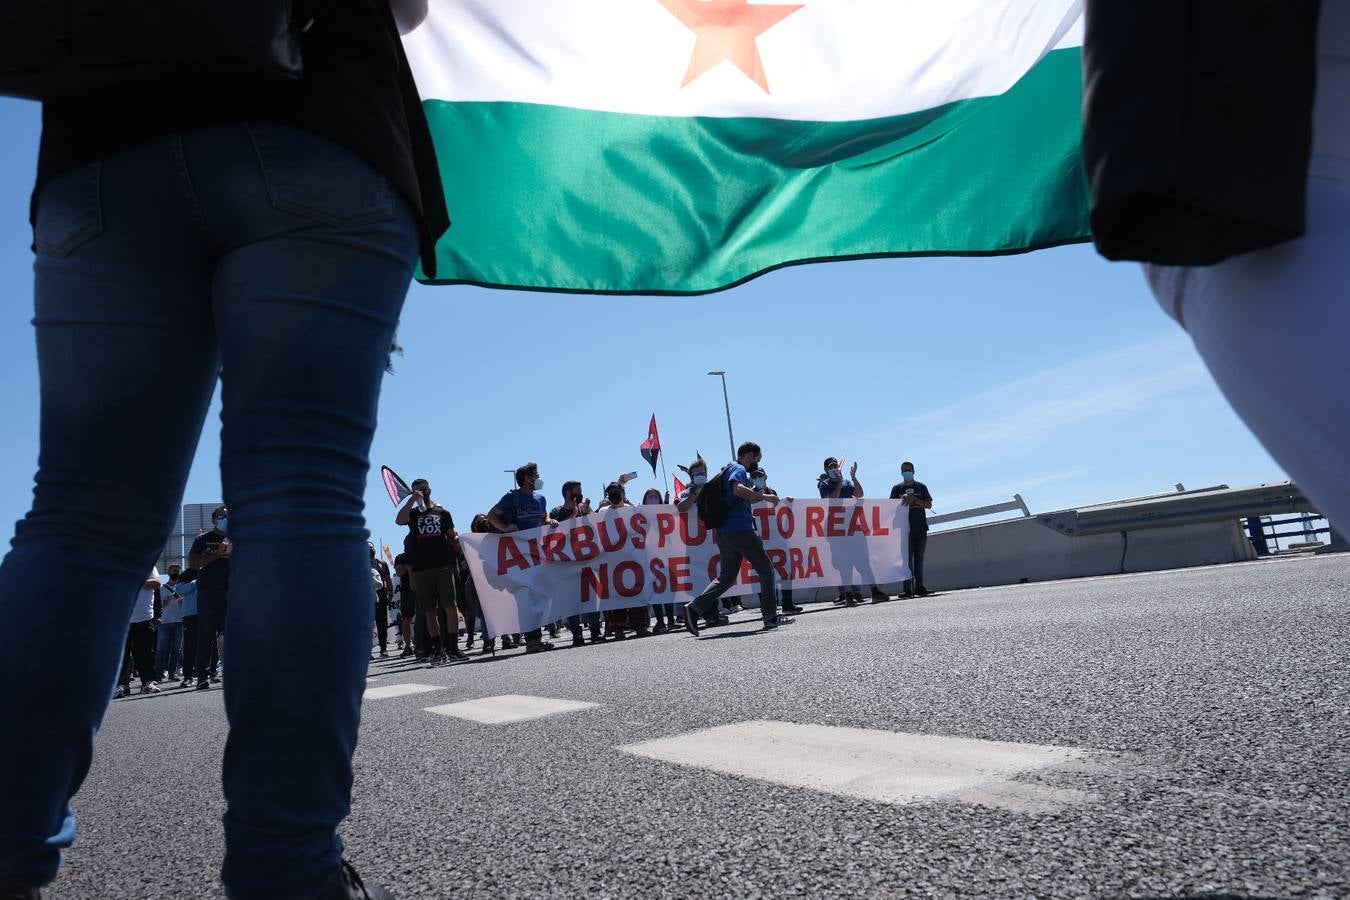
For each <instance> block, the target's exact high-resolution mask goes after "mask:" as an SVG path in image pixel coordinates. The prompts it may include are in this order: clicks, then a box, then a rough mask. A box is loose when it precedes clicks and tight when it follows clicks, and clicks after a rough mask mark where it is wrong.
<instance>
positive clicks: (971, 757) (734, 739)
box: [620, 721, 1091, 812]
mask: <svg viewBox="0 0 1350 900" xmlns="http://www.w3.org/2000/svg"><path fill="white" fill-rule="evenodd" d="M620 749H621V750H622V751H624V752H625V753H631V754H633V755H635V756H643V757H646V758H648V759H655V760H661V761H664V762H670V763H676V764H677V765H683V766H693V767H697V768H701V769H711V770H713V771H715V772H722V773H725V774H728V775H740V776H744V777H747V778H756V779H759V780H761V781H768V782H772V783H774V784H781V785H786V786H789V787H798V788H808V789H810V790H815V791H823V792H826V793H830V794H839V795H841V796H845V797H855V798H858V799H861V800H871V801H875V802H879V803H895V804H904V803H915V802H921V801H925V800H938V799H947V800H958V801H962V802H967V803H977V804H980V805H983V806H997V807H1001V808H1004V809H1011V810H1014V811H1016V812H1053V811H1057V810H1059V809H1062V808H1063V807H1064V806H1066V805H1069V804H1072V803H1080V802H1083V801H1085V800H1088V799H1091V798H1090V797H1089V796H1088V795H1086V794H1083V793H1082V792H1080V791H1073V790H1064V789H1058V788H1049V787H1045V786H1042V785H1036V784H1030V783H1024V782H1015V781H1012V780H1010V779H1011V777H1012V776H1013V775H1017V774H1019V773H1026V772H1033V771H1036V770H1040V769H1048V768H1053V767H1056V766H1062V765H1065V764H1068V763H1071V762H1073V761H1074V760H1077V759H1081V758H1083V757H1085V756H1087V755H1088V752H1087V751H1083V750H1076V749H1072V748H1068V747H1049V746H1043V745H1040V744H1013V743H1005V742H1002V741H981V740H975V739H972V738H955V737H942V736H938V735H927V734H902V733H897V732H891V731H875V730H871V729H866V728H840V727H835V726H829V725H798V724H794V723H792V722H765V721H753V722H739V723H737V724H735V725H724V726H722V727H719V728H709V729H706V730H703V731H695V732H691V733H689V734H682V735H677V736H675V737H671V738H662V739H659V740H654V741H645V742H643V743H640V744H630V745H628V746H626V747H621V748H620Z"/></svg>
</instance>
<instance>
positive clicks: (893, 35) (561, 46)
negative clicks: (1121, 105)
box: [404, 0, 1089, 293]
mask: <svg viewBox="0 0 1350 900" xmlns="http://www.w3.org/2000/svg"><path fill="white" fill-rule="evenodd" d="M404 42H405V47H406V48H407V51H408V58H409V61H410V64H411V65H412V68H413V71H414V74H415V76H416V79H417V82H418V86H419V89H420V90H421V93H422V96H423V98H424V108H425V111H426V114H427V119H428V122H429V124H430V126H431V129H432V135H433V139H434V140H435V142H436V149H437V156H438V159H439V161H440V164H441V169H442V172H443V173H444V179H445V193H446V199H447V201H448V204H449V208H450V211H451V215H452V218H453V220H454V225H453V226H452V227H451V229H450V230H449V231H448V232H447V233H446V235H445V236H444V237H443V238H442V239H441V241H440V243H439V244H438V247H437V257H436V258H437V267H438V279H439V280H438V281H437V282H433V283H475V284H484V285H494V286H508V287H520V288H537V289H548V290H574V291H596V292H645V293H700V292H707V291H713V290H719V289H721V288H725V287H728V286H731V285H734V284H736V283H739V282H741V281H744V280H745V279H748V278H752V277H754V276H755V275H757V274H760V273H763V272H765V271H768V270H770V269H773V268H776V267H779V266H783V265H788V264H792V263H800V262H809V261H815V260H825V259H840V258H856V257H869V256H895V255H932V254H962V255H966V254H993V253H1012V252H1019V251H1025V250H1030V249H1035V248H1038V247H1045V246H1052V245H1056V244H1062V243H1069V242H1075V241H1082V240H1085V239H1086V238H1087V237H1088V234H1089V230H1088V210H1089V197H1088V191H1087V185H1086V180H1085V178H1084V175H1083V171H1082V165H1081V149H1080V145H1081V134H1082V125H1081V106H1082V87H1081V79H1082V75H1081V45H1082V21H1081V0H981V2H980V3H958V4H954V3H950V2H948V0H913V2H907V3H897V2H895V0H850V2H847V3H845V2H840V0H802V2H799V3H774V2H756V3H750V2H747V0H550V2H549V3H525V2H516V3H501V2H495V3H494V2H489V0H432V2H431V4H430V8H429V10H428V14H427V16H426V18H425V19H424V20H423V21H422V22H421V24H420V25H419V26H418V27H417V28H415V29H414V30H413V31H411V32H410V33H409V34H408V35H407V36H406V37H405V39H404Z"/></svg>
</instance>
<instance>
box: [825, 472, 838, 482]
mask: <svg viewBox="0 0 1350 900" xmlns="http://www.w3.org/2000/svg"><path fill="white" fill-rule="evenodd" d="M826 474H828V475H829V476H830V480H831V481H836V480H838V478H839V475H840V474H841V473H840V471H839V470H838V469H831V470H830V471H829V472H827V473H826Z"/></svg>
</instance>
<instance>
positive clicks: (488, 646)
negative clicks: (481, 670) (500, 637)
mask: <svg viewBox="0 0 1350 900" xmlns="http://www.w3.org/2000/svg"><path fill="white" fill-rule="evenodd" d="M496 652H497V639H496V638H488V639H487V640H486V641H483V655H484V656H487V655H488V654H489V653H496Z"/></svg>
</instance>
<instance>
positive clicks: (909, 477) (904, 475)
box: [900, 469, 914, 481]
mask: <svg viewBox="0 0 1350 900" xmlns="http://www.w3.org/2000/svg"><path fill="white" fill-rule="evenodd" d="M900 477H901V478H903V479H905V480H906V481H913V480H914V473H913V472H911V471H909V470H908V469H906V470H905V471H903V472H901V473H900Z"/></svg>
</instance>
